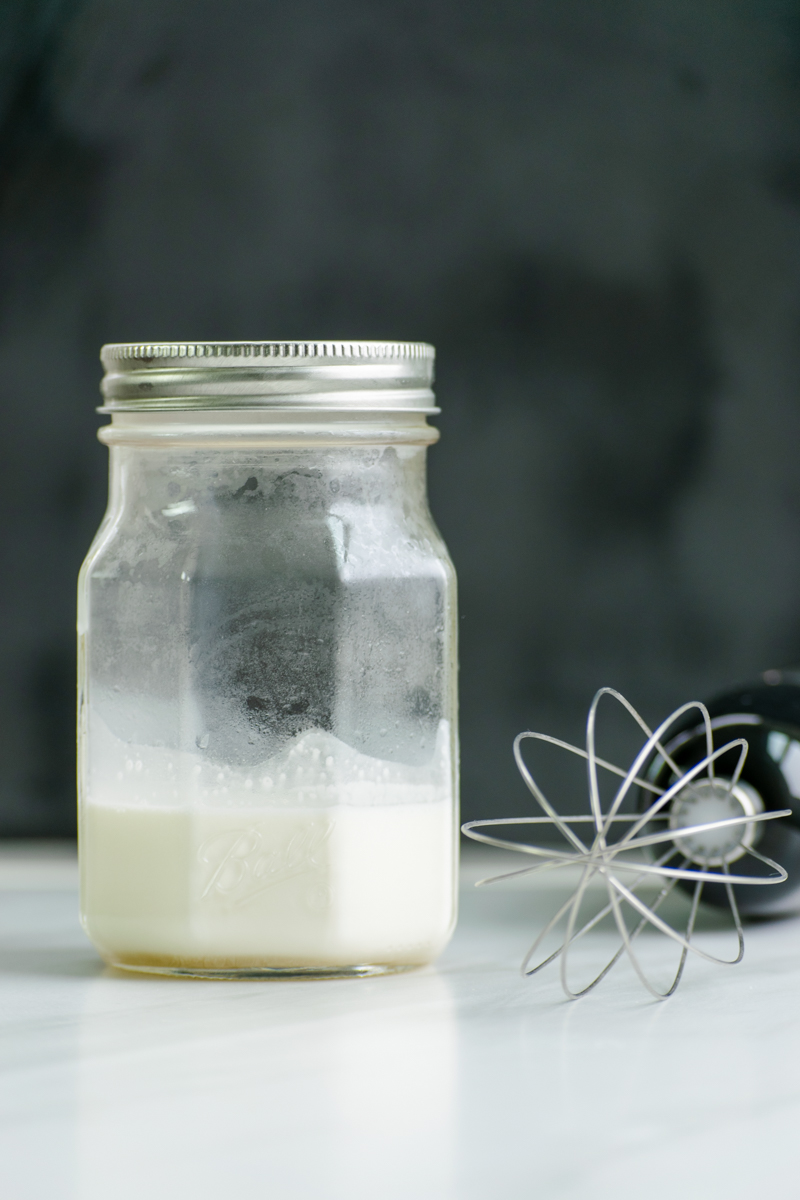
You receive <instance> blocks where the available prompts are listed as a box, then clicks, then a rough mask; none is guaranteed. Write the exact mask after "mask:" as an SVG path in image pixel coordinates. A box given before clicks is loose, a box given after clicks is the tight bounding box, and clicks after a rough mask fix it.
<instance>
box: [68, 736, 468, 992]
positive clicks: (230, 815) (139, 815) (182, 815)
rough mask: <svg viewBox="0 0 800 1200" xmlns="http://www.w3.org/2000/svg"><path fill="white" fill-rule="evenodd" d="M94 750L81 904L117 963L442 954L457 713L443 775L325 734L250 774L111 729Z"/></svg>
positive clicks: (266, 964) (449, 901)
mask: <svg viewBox="0 0 800 1200" xmlns="http://www.w3.org/2000/svg"><path fill="white" fill-rule="evenodd" d="M98 726H99V722H98ZM93 746H94V748H95V754H94V757H93V764H92V770H91V774H90V779H89V787H88V795H87V797H86V799H85V803H84V806H83V811H82V818H81V843H82V844H81V864H82V892H83V896H82V908H83V920H84V926H85V928H86V931H87V933H88V934H89V936H90V937H91V939H92V941H93V942H94V943H95V945H96V946H97V947H98V949H99V950H100V951H101V953H102V954H103V955H104V956H105V957H106V958H107V959H108V960H109V961H111V962H114V963H117V964H119V965H123V966H124V965H127V966H142V965H144V966H150V967H155V968H158V967H163V968H164V969H173V970H174V969H176V968H181V967H185V968H187V969H194V970H198V969H199V970H209V971H214V970H219V971H225V970H226V969H237V970H242V969H247V968H248V967H251V968H253V969H259V968H261V969H270V968H271V969H280V968H283V969H292V968H294V969H302V968H307V969H322V970H325V969H330V970H336V969H337V968H338V967H352V966H357V965H359V964H364V965H377V966H396V965H408V964H413V963H422V962H427V961H429V960H430V959H432V958H433V957H435V955H436V954H437V953H438V952H439V951H440V950H441V948H442V947H443V945H444V944H445V942H446V941H447V938H448V936H449V934H450V931H451V926H452V922H453V913H454V902H453V888H454V879H453V860H454V846H453V797H452V783H451V770H450V753H449V729H448V726H447V723H446V722H442V723H441V726H440V729H439V736H438V738H437V743H436V747H435V751H434V754H435V757H436V760H437V767H436V770H435V772H433V773H432V772H431V770H430V766H426V767H425V768H424V769H421V768H416V767H413V766H407V765H405V764H398V763H394V762H390V761H384V760H380V759H376V758H372V757H370V756H367V755H363V754H360V753H358V752H357V751H355V750H353V749H352V748H350V747H348V746H346V745H345V744H344V743H343V742H341V741H339V740H338V739H337V738H335V737H334V736H333V735H331V734H329V733H326V732H323V731H322V730H310V731H307V732H306V733H304V734H302V735H300V736H299V737H297V738H296V739H294V741H293V742H292V743H291V744H290V745H289V747H288V748H287V749H285V750H284V752H283V753H282V754H280V755H278V756H276V757H275V758H274V759H272V760H268V761H267V762H264V763H261V764H259V765H258V766H257V767H255V768H253V769H252V770H250V771H245V770H242V769H232V768H230V767H225V766H219V765H217V764H215V763H213V761H206V760H204V759H203V758H202V757H201V756H199V755H196V754H192V753H189V752H186V751H183V752H181V751H170V750H167V749H165V748H158V747H144V746H132V745H130V744H126V743H123V742H121V741H119V740H118V739H116V738H114V737H113V736H112V735H111V734H110V733H109V732H108V731H107V730H105V729H103V728H102V727H101V726H99V727H96V729H95V731H94V738H93ZM431 778H433V779H434V780H435V782H431ZM443 863H448V864H450V866H449V868H448V869H445V870H443Z"/></svg>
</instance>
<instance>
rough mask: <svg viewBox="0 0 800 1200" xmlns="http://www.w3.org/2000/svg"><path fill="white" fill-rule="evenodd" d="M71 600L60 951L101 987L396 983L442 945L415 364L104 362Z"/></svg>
mask: <svg viewBox="0 0 800 1200" xmlns="http://www.w3.org/2000/svg"><path fill="white" fill-rule="evenodd" d="M102 357H103V362H104V365H105V368H106V378H105V380H104V392H105V396H106V408H105V409H104V410H102V411H105V412H109V413H110V414H111V418H112V420H111V424H110V425H107V426H106V427H105V428H104V429H102V430H101V433H100V437H101V440H102V441H104V442H105V443H106V444H107V445H108V446H109V449H110V453H111V476H110V478H111V484H110V501H109V508H108V512H107V514H106V517H105V519H104V521H103V524H102V525H101V527H100V530H99V531H98V534H97V537H96V538H95V541H94V543H93V545H92V548H91V550H90V551H89V554H88V556H87V559H86V562H85V564H84V567H83V570H82V572H81V580H80V589H79V617H78V626H79V640H80V713H79V761H80V767H79V784H80V788H79V791H80V801H79V803H80V808H79V835H80V855H81V880H82V914H83V922H84V926H85V928H86V930H87V932H88V934H89V936H90V937H91V939H92V941H93V942H94V943H95V945H96V946H97V948H98V949H99V950H100V952H101V953H102V954H103V956H104V957H105V958H106V959H107V960H108V961H109V962H112V963H114V964H116V965H119V966H128V967H133V968H136V969H150V970H166V971H186V972H190V973H192V972H195V973H199V974H213V973H215V972H216V973H221V974H237V973H245V974H247V973H253V972H255V973H267V974H269V973H271V972H290V973H291V972H302V971H308V972H313V973H319V972H335V973H342V972H350V971H352V972H357V973H362V972H368V971H372V970H376V969H377V970H380V969H387V968H393V967H399V966H407V965H413V964H416V963H423V962H427V961H429V960H430V959H431V958H433V957H434V956H435V955H436V954H437V953H438V952H439V951H440V950H441V948H442V947H443V945H444V944H445V942H446V941H447V939H448V937H449V936H450V933H451V931H452V927H453V923H454V920H455V866H456V863H455V856H456V848H457V840H456V836H457V829H458V813H457V742H456V673H455V664H456V625H455V577H454V573H453V569H452V566H451V563H450V560H449V558H448V556H447V551H446V549H445V547H444V545H443V543H442V540H441V538H440V536H439V534H438V532H437V530H436V528H435V526H434V525H433V523H432V521H431V518H430V514H429V511H428V505H427V497H426V484H425V453H426V447H427V446H428V445H429V444H430V443H431V442H433V441H435V440H436V438H437V436H438V435H437V432H436V431H435V430H434V429H433V428H431V427H430V426H429V425H428V424H427V421H426V416H427V415H429V414H430V413H432V412H435V411H437V410H436V409H435V408H433V403H434V401H433V394H432V392H431V390H430V387H431V380H432V374H433V350H432V349H431V348H430V347H429V346H425V345H416V344H405V343H370V342H367V343H356V344H351V343H331V342H327V343H313V342H312V343H306V342H289V343H244V344H232V343H217V344H212V345H206V344H202V345H148V346H107V347H106V348H105V349H104V351H103V355H102Z"/></svg>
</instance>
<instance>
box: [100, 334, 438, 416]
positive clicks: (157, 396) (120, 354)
mask: <svg viewBox="0 0 800 1200" xmlns="http://www.w3.org/2000/svg"><path fill="white" fill-rule="evenodd" d="M434 356H435V351H434V348H433V346H429V345H427V344H426V343H425V342H157V343H152V344H150V343H130V344H122V345H109V346H104V347H103V349H102V351H101V353H100V359H101V361H102V363H103V366H104V367H105V378H104V379H103V382H102V384H101V390H102V393H103V396H104V398H105V405H104V407H103V408H101V409H100V412H111V413H113V412H156V411H162V412H164V411H169V410H174V409H207V410H208V409H243V408H245V409H246V408H276V409H294V410H295V411H296V410H298V409H329V410H330V409H335V410H339V411H344V410H351V411H352V410H355V411H362V412H370V411H384V412H385V411H392V412H416V413H420V414H423V413H433V412H437V411H438V409H436V408H435V407H434V404H435V401H434V396H433V392H432V391H431V385H432V383H433V362H434Z"/></svg>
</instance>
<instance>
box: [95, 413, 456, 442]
mask: <svg viewBox="0 0 800 1200" xmlns="http://www.w3.org/2000/svg"><path fill="white" fill-rule="evenodd" d="M97 436H98V437H99V439H100V441H101V442H103V443H105V445H107V446H142V447H145V446H146V447H150V448H153V447H157V446H164V447H169V448H173V447H178V446H206V447H209V448H211V447H214V446H219V447H220V448H224V449H226V450H230V449H248V448H252V449H256V448H260V449H267V448H270V447H275V448H289V447H292V446H297V447H302V446H370V445H372V446H392V445H409V446H430V445H432V444H433V443H434V442H436V441H438V439H439V430H438V429H436V428H434V426H432V425H429V424H428V422H427V420H426V416H425V414H424V413H414V412H402V413H400V412H391V411H389V412H370V413H358V412H352V411H349V412H348V411H344V412H342V411H324V410H317V411H308V410H299V409H292V408H289V407H286V408H282V409H279V408H274V409H252V408H251V409H232V410H210V411H209V410H203V411H200V410H192V409H190V410H179V411H175V412H163V411H162V412H148V413H132V412H128V413H114V414H113V415H112V418H111V422H110V424H108V425H104V426H103V427H102V428H101V429H100V430H99V431H98V435H97Z"/></svg>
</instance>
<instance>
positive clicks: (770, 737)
mask: <svg viewBox="0 0 800 1200" xmlns="http://www.w3.org/2000/svg"><path fill="white" fill-rule="evenodd" d="M706 707H707V708H708V711H709V714H710V716H711V727H712V731H713V740H714V749H715V750H716V749H718V748H720V747H721V746H724V745H725V744H726V743H727V742H730V741H733V740H734V739H735V738H744V739H745V740H746V741H747V744H748V751H747V757H746V759H745V763H744V767H743V768H742V772H741V776H740V784H741V787H740V790H739V797H740V800H741V802H742V803H741V807H738V811H737V812H736V814H731V813H723V812H721V811H720V813H719V815H720V816H726V815H738V813H739V812H740V811H741V809H742V808H744V809H745V811H752V810H755V811H759V810H760V809H762V808H763V810H764V811H767V812H769V811H775V810H776V809H791V816H788V817H781V818H777V819H775V820H773V821H764V822H758V823H754V824H750V825H749V826H744V830H746V831H748V832H747V836H746V837H745V836H743V837H742V839H741V840H742V842H747V841H749V842H750V844H751V845H752V847H753V849H755V850H757V851H758V853H759V854H763V855H765V856H766V857H767V858H771V859H773V860H774V861H775V862H777V863H780V865H781V866H782V867H784V868H785V870H786V871H787V872H788V875H789V878H788V879H787V880H786V881H785V882H784V883H778V884H773V885H770V886H769V887H748V886H746V885H739V886H738V887H734V891H735V894H736V902H737V904H738V906H739V910H740V912H742V913H746V914H748V915H756V916H759V915H763V916H770V915H775V914H778V913H784V912H792V911H795V910H797V909H800V671H766V672H765V673H764V674H763V675H762V676H760V677H759V678H758V679H757V680H755V681H754V682H752V683H750V684H747V685H745V686H742V687H738V688H734V689H732V690H731V691H726V692H723V693H721V694H720V695H718V696H715V697H714V698H713V699H712V700H710V701H708V703H707V705H706ZM664 748H665V750H666V751H667V753H668V754H669V755H670V756H671V758H672V759H673V761H674V762H675V763H676V764H677V765H678V766H679V767H680V768H681V769H682V770H686V769H688V768H690V767H691V766H692V765H693V764H694V763H697V762H699V761H700V760H701V759H703V758H704V757H705V756H706V734H705V727H704V725H703V723H702V722H701V721H698V719H697V713H696V711H695V712H690V713H688V714H687V716H686V718H684V720H683V722H681V723H680V724H676V725H675V726H674V727H673V728H672V729H671V730H670V732H669V738H668V740H667V741H666V742H665V744H664ZM738 757H739V751H738V749H736V750H731V751H729V752H728V753H727V754H724V755H722V756H720V758H719V759H717V760H716V763H715V774H716V775H717V777H718V778H719V779H720V780H724V779H726V778H727V779H730V778H731V777H732V776H733V773H734V770H735V768H736V764H737V762H738ZM646 778H648V779H649V780H650V781H651V782H653V783H655V784H656V785H657V786H658V787H662V788H667V787H669V785H670V784H671V783H673V782H674V780H675V776H674V774H673V772H672V769H671V768H670V767H669V766H668V765H667V764H666V763H665V762H664V759H663V758H662V757H661V755H656V756H655V757H654V758H653V759H652V760H651V762H650V765H649V767H648V769H647V771H646ZM702 786H703V787H704V788H705V789H707V790H708V789H709V788H711V787H712V785H710V784H709V783H708V782H705V783H704V784H703V785H702ZM711 799H712V802H713V797H711ZM679 801H680V794H679V796H678V798H677V799H676V801H674V802H673V809H672V810H671V811H672V813H673V814H674V810H675V806H676V804H677V803H679ZM651 802H652V796H651V795H648V793H645V792H644V791H643V790H642V792H641V793H640V797H639V807H640V810H642V811H643V810H644V808H645V807H647V806H648V805H649V804H650V803H651ZM701 803H702V800H701ZM711 819H715V817H713V816H709V815H703V814H701V813H699V810H697V808H696V811H695V821H696V822H697V823H699V821H701V820H711ZM681 823H682V824H687V825H688V824H691V823H693V821H692V820H691V819H690V816H689V814H687V818H686V819H685V820H683V821H681ZM671 824H672V825H673V827H674V824H675V817H674V815H673V816H672V820H671ZM691 840H692V839H688V841H689V842H691ZM734 841H735V837H734ZM676 845H677V846H678V848H679V850H682V851H683V852H684V853H687V855H688V854H690V853H691V849H692V847H691V845H689V846H688V848H687V845H686V844H685V843H684V844H683V845H682V844H681V843H680V841H678V840H677V839H676ZM725 849H728V847H726V848H725ZM723 853H725V851H724V850H723ZM725 857H726V861H727V862H728V863H729V865H730V869H731V872H732V873H735V874H737V875H762V876H763V875H764V874H766V873H767V872H768V868H767V867H766V866H765V865H764V864H763V863H761V862H759V861H758V860H757V859H755V858H753V857H752V856H751V855H749V854H747V853H746V851H745V850H744V849H743V848H741V847H739V848H738V849H735V850H734V851H733V853H732V854H730V853H729V854H726V856H725ZM712 861H713V860H712ZM720 861H721V859H720V857H719V856H718V857H717V859H716V865H718V864H719V862H720ZM670 865H672V864H670ZM694 865H698V857H697V856H695V858H694ZM681 886H682V887H684V888H685V889H686V890H688V891H691V890H693V887H694V885H693V884H692V883H689V882H686V883H681ZM702 898H703V900H705V901H707V902H708V903H709V904H716V905H720V906H722V905H725V906H727V904H728V898H727V894H726V890H725V887H724V886H723V885H722V884H710V883H707V884H706V885H705V887H704V889H703V893H702Z"/></svg>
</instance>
